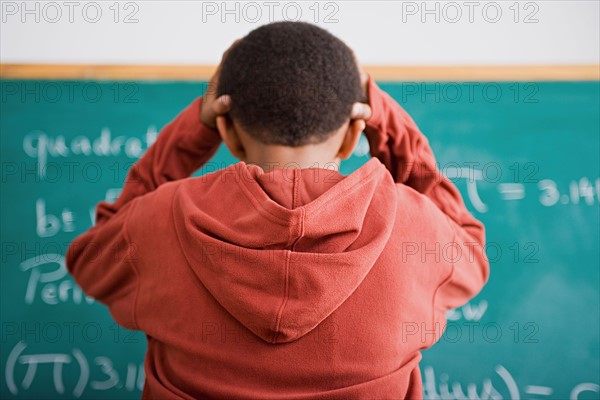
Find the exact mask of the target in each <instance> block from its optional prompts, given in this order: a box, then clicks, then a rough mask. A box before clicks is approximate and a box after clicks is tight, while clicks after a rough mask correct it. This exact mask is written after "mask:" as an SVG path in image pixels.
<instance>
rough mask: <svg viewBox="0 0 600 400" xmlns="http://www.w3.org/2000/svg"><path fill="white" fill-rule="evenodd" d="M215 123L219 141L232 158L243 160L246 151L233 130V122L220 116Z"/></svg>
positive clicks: (226, 117)
mask: <svg viewBox="0 0 600 400" xmlns="http://www.w3.org/2000/svg"><path fill="white" fill-rule="evenodd" d="M216 122H217V130H218V131H219V135H221V139H223V143H225V146H227V148H228V149H229V151H230V152H231V154H233V156H234V157H236V158H238V159H240V160H244V159H245V157H246V149H245V148H244V146H243V144H242V142H241V140H240V136H239V134H238V132H237V130H236V129H235V125H234V123H233V121H232V120H231V119H230V118H229V117H228V116H226V115H225V116H223V115H220V116H217V120H216Z"/></svg>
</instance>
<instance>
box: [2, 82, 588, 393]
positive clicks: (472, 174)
mask: <svg viewBox="0 0 600 400" xmlns="http://www.w3.org/2000/svg"><path fill="white" fill-rule="evenodd" d="M381 85H382V87H383V88H384V89H385V90H387V91H388V92H389V93H390V94H391V95H392V96H393V97H394V98H395V99H396V100H398V101H399V102H400V103H401V104H403V105H404V107H405V108H406V109H407V110H408V111H409V112H410V113H411V114H412V116H413V118H414V119H415V120H416V121H417V123H418V124H419V126H420V127H421V130H422V131H423V132H424V133H425V134H426V135H427V136H428V137H429V139H430V142H431V145H432V147H433V149H434V151H435V153H436V155H437V157H438V161H439V164H440V168H441V169H442V171H443V172H444V173H445V174H446V175H447V176H448V177H450V178H451V179H452V180H453V181H454V182H455V183H456V184H457V186H458V187H459V189H460V190H461V192H462V193H463V196H464V198H465V201H466V204H467V206H468V208H469V209H470V210H471V211H472V212H473V213H474V215H475V216H476V217H477V218H479V219H480V220H482V221H483V222H484V223H485V224H486V227H487V239H488V246H487V254H488V257H489V259H490V262H491V268H492V272H491V278H490V282H489V284H488V285H487V286H486V287H485V289H484V290H483V291H482V292H481V293H480V294H479V295H478V296H477V297H476V298H475V299H473V300H472V301H471V302H470V303H469V304H467V305H466V306H464V307H461V308H459V309H457V310H454V311H452V312H450V313H449V315H448V317H449V324H448V328H447V330H446V333H445V335H444V336H443V337H442V338H441V340H440V343H438V344H437V345H436V346H435V347H434V348H432V349H430V350H427V351H425V352H424V360H423V362H422V365H421V368H422V372H423V379H424V384H425V396H426V397H427V398H432V399H438V398H442V399H455V398H456V399H460V398H472V399H480V398H481V399H499V398H504V399H508V398H512V399H519V398H534V399H544V398H548V399H569V398H573V399H594V398H595V399H597V398H599V396H600V393H599V386H598V384H599V383H600V378H599V375H600V346H599V325H600V321H599V315H600V309H599V303H600V302H599V296H600V287H599V285H600V281H599V279H600V278H599V269H600V268H599V266H600V255H599V243H600V232H599V231H600V221H599V218H600V216H599V197H600V181H599V176H600V171H599V151H600V150H599V148H600V143H599V137H600V84H599V83H598V82H530V83H525V82H504V83H494V82H479V83H466V82H440V83H433V82H429V83H420V82H418V83H416V82H406V83H382V84H381ZM204 89H205V85H204V84H202V83H200V82H198V83H184V82H156V83H142V82H112V81H111V82H107V81H103V82H83V81H3V82H2V93H1V96H2V100H1V107H2V108H1V125H0V127H1V134H0V137H1V153H0V154H1V157H2V161H1V165H2V174H1V176H2V191H1V192H2V194H1V196H2V197H1V200H2V204H1V209H2V210H1V217H2V228H1V229H2V230H1V232H2V269H1V270H0V271H1V277H0V278H1V294H0V299H1V306H0V307H1V308H0V311H1V314H2V315H1V317H2V327H1V335H2V337H1V343H0V345H1V356H0V368H1V373H0V382H1V383H0V397H1V398H3V399H4V398H6V399H11V398H28V399H42V398H44V399H50V398H57V399H59V398H60V399H62V398H123V399H127V398H139V397H140V395H141V388H142V385H143V380H144V375H143V366H142V362H143V358H144V351H145V345H146V342H145V336H144V335H143V333H140V332H130V331H127V330H124V329H122V328H119V327H118V326H117V325H115V323H114V322H113V321H112V319H111V317H110V315H109V314H108V311H107V310H106V309H105V308H104V307H103V306H102V305H99V304H97V303H93V302H90V300H89V299H87V298H86V297H85V296H83V295H82V293H81V291H80V290H79V289H78V288H77V287H76V286H75V285H74V284H73V281H72V280H71V279H70V277H69V276H68V275H67V274H66V271H65V269H64V259H63V256H64V253H65V251H66V248H67V246H68V244H69V242H70V241H71V240H72V239H73V238H74V237H75V236H76V235H78V234H79V233H81V232H83V231H85V230H86V229H88V228H89V227H90V226H91V225H92V223H93V209H94V207H95V205H96V203H97V202H98V201H100V200H103V199H109V200H110V199H114V198H116V196H117V195H118V192H119V189H120V187H121V186H122V183H123V180H124V178H125V175H126V172H127V170H128V168H129V167H130V166H131V164H132V163H133V162H135V161H136V160H137V159H138V158H139V156H140V154H142V153H143V151H144V150H145V149H146V148H147V147H148V145H149V144H150V143H152V142H153V140H154V138H155V137H156V135H157V132H158V131H160V129H161V127H163V126H164V125H165V124H166V123H167V122H169V121H170V120H171V119H172V118H173V117H174V116H175V115H176V114H177V113H178V112H179V111H180V110H182V109H183V108H184V107H185V106H186V105H187V104H188V103H189V102H190V101H191V100H192V99H193V98H195V97H196V96H198V95H200V94H201V93H202V91H203V90H204ZM367 154H368V146H367V144H366V141H364V140H363V141H361V142H360V143H359V146H358V147H357V149H356V151H355V154H354V155H353V157H352V158H351V159H350V160H349V161H347V162H346V163H345V164H344V165H343V167H342V173H345V174H348V173H350V172H352V171H353V170H355V169H356V168H357V167H359V166H360V165H362V164H363V163H364V162H365V161H366V160H367V159H368V155H367ZM213 161H214V162H213V164H211V167H210V168H207V169H206V170H205V171H204V172H210V171H211V170H214V169H216V168H219V167H224V166H226V165H229V164H231V163H234V162H235V160H234V159H233V157H232V156H231V155H230V154H229V153H228V152H227V151H226V150H225V149H224V148H221V150H220V151H219V153H218V154H217V156H216V157H215V159H214V160H213Z"/></svg>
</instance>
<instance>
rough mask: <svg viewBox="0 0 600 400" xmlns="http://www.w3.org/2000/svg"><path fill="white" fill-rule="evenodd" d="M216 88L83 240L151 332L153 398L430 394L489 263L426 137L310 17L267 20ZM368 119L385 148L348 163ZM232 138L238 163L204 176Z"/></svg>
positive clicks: (149, 385)
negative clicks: (352, 166) (442, 343)
mask: <svg viewBox="0 0 600 400" xmlns="http://www.w3.org/2000/svg"><path fill="white" fill-rule="evenodd" d="M211 86H212V87H216V88H217V90H216V93H213V92H214V91H209V93H208V94H207V95H206V96H205V97H204V98H203V99H200V98H199V99H196V100H195V101H194V102H193V103H192V104H191V105H190V106H189V107H188V108H186V109H185V110H184V111H183V112H182V113H181V114H180V115H179V116H178V117H177V118H176V119H175V120H174V121H172V122H171V123H170V124H169V125H167V126H166V127H165V128H164V129H163V131H162V133H161V134H160V135H159V138H158V140H157V142H156V143H155V144H154V145H153V146H152V147H151V148H150V149H149V150H148V151H147V153H146V154H145V155H144V156H143V157H142V158H141V159H140V160H139V161H138V163H137V164H136V165H135V166H134V167H133V168H132V169H131V171H130V173H129V175H128V178H127V181H126V182H125V185H124V188H123V192H122V194H121V196H120V197H119V199H118V200H117V201H116V202H115V203H114V204H107V203H106V202H102V203H100V204H99V205H98V208H97V222H96V226H94V227H93V228H91V229H90V230H89V231H88V232H86V233H84V234H83V235H81V236H80V237H78V238H77V239H76V240H75V241H74V242H73V243H72V244H71V246H70V247H69V249H68V252H67V266H68V269H69V271H70V273H71V274H72V275H73V277H74V279H75V280H76V281H77V283H78V284H79V285H80V286H81V287H82V288H83V289H84V290H85V291H86V293H87V294H89V295H91V296H93V297H94V298H96V299H97V300H98V301H100V302H102V303H104V304H106V305H108V307H109V309H110V311H111V314H112V315H113V317H114V319H115V320H116V321H117V322H118V323H119V324H121V325H122V326H124V327H126V328H129V329H138V330H142V331H144V332H145V333H146V335H147V339H148V351H147V354H146V359H145V372H146V383H145V386H144V391H143V398H147V399H150V398H156V399H197V398H255V399H269V398H270V399H347V398H376V399H383V398H393V399H402V398H410V399H417V398H421V397H422V385H421V376H420V372H419V360H420V359H421V354H420V350H421V349H425V348H428V347H430V346H432V345H433V344H434V343H435V342H436V341H437V340H438V339H439V337H440V335H441V334H442V332H443V328H444V326H445V312H446V311H447V310H449V309H451V308H454V307H457V306H460V305H462V304H464V303H466V302H467V301H468V300H469V299H470V298H471V297H472V296H474V295H475V294H477V293H478V292H479V291H480V289H481V288H482V286H483V285H484V283H485V282H486V281H487V278H488V273H489V266H488V264H487V261H486V258H485V255H484V254H483V251H482V249H483V246H484V236H485V235H484V227H483V225H482V224H481V223H480V222H479V221H477V220H476V219H475V218H474V217H473V216H472V215H471V214H470V213H469V212H468V211H467V209H466V208H465V205H464V202H463V200H462V198H461V196H460V194H459V192H458V190H457V189H456V187H455V186H454V185H453V184H452V183H451V182H450V181H449V180H448V179H446V178H444V177H443V176H442V175H441V173H440V172H439V171H438V170H437V167H436V163H435V158H434V156H433V153H432V151H431V149H430V147H429V145H428V141H427V139H426V138H425V136H423V135H422V134H421V133H420V132H419V130H418V128H417V126H416V125H415V123H414V122H413V120H412V119H411V118H410V117H409V115H408V114H407V113H406V112H405V111H404V110H403V109H402V108H401V107H400V106H399V105H398V104H397V103H396V102H395V101H394V100H392V98H391V97H389V96H388V95H387V94H385V93H384V92H382V91H381V89H379V87H378V86H377V85H376V84H375V82H374V81H373V79H371V78H370V77H369V76H368V75H366V74H361V73H360V72H359V69H358V67H357V64H356V62H355V59H354V55H353V53H352V51H351V50H350V49H349V48H348V47H347V46H346V45H345V44H344V43H342V42H341V41H340V40H339V39H337V38H335V37H334V36H332V35H331V34H329V33H328V32H326V31H324V30H322V29H320V28H318V27H316V26H313V25H310V24H306V23H299V22H281V23H274V24H270V25H266V26H263V27H260V28H258V29H256V30H254V31H252V32H251V33H250V34H248V35H247V36H246V37H244V38H243V39H241V40H239V41H237V42H236V43H234V45H233V46H232V47H231V48H230V49H229V50H228V52H226V53H225V55H224V57H223V60H222V62H221V65H220V66H219V69H218V71H217V74H216V75H215V77H214V78H213V80H212V83H211ZM361 102H366V103H361ZM363 130H364V132H365V134H366V136H367V139H368V141H369V145H370V149H371V150H370V151H371V155H372V156H373V158H371V159H370V160H369V161H368V162H367V163H366V164H365V165H363V166H362V167H361V168H359V169H358V170H357V171H355V172H354V173H352V174H351V175H348V176H343V175H341V174H340V173H339V172H338V171H337V168H338V166H339V163H340V160H342V159H345V158H347V157H349V156H350V154H351V153H352V150H353V149H354V147H355V145H356V143H357V141H358V139H359V137H360V134H361V132H363ZM221 141H223V142H224V143H225V145H226V146H227V147H228V148H229V150H230V151H231V153H232V154H233V155H234V156H236V157H237V158H239V159H240V162H239V163H237V164H235V165H232V166H230V167H228V168H225V169H223V170H220V171H217V172H214V173H211V174H208V175H205V176H202V177H197V178H190V175H191V174H192V173H193V172H194V171H195V170H197V169H198V168H200V167H201V166H202V165H203V164H205V163H206V162H207V161H208V160H209V159H210V158H211V156H213V155H214V153H215V151H216V150H217V147H218V146H219V144H220V142H221Z"/></svg>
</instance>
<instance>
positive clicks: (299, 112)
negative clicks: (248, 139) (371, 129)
mask: <svg viewBox="0 0 600 400" xmlns="http://www.w3.org/2000/svg"><path fill="white" fill-rule="evenodd" d="M222 94H228V95H230V96H231V109H230V112H229V116H230V117H231V118H232V119H235V120H236V121H237V122H238V123H239V124H240V125H241V126H242V127H244V128H245V129H246V130H247V131H248V133H249V134H250V135H251V136H252V137H254V138H255V139H257V140H258V141H260V142H261V143H264V144H278V145H284V146H292V147H297V146H303V145H306V144H316V143H321V142H323V141H325V140H326V139H327V138H328V137H329V136H330V134H332V133H333V132H335V130H337V129H339V128H340V127H341V126H342V124H343V123H344V122H346V120H348V119H349V118H350V111H351V108H352V104H353V103H354V102H357V101H361V100H362V90H361V85H360V74H359V71H358V66H357V63H356V60H355V58H354V53H353V52H352V50H350V48H349V47H348V46H347V45H346V44H345V43H344V42H342V41H341V40H340V39H338V38H336V37H335V36H333V35H332V34H331V33H329V32H327V31H326V30H324V29H321V28H319V27H317V26H316V25H312V24H309V23H305V22H291V21H286V22H275V23H271V24H268V25H263V26H261V27H259V28H257V29H255V30H253V31H252V32H250V33H249V34H248V35H247V36H245V37H244V38H243V39H242V40H240V41H239V42H238V43H237V44H236V45H235V46H234V47H233V48H232V49H231V50H230V52H229V53H228V54H227V56H226V57H225V59H224V60H223V62H222V65H221V73H220V78H219V84H218V87H217V95H218V96H220V95H222Z"/></svg>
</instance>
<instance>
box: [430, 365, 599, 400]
mask: <svg viewBox="0 0 600 400" xmlns="http://www.w3.org/2000/svg"><path fill="white" fill-rule="evenodd" d="M422 371H423V397H424V399H428V400H465V399H468V400H502V399H511V400H521V399H529V398H531V397H530V396H535V397H533V398H535V399H540V400H541V399H544V398H545V399H552V400H555V399H563V398H564V396H561V397H557V394H556V393H555V391H554V388H553V387H552V386H547V385H531V384H528V385H521V386H520V385H519V384H518V383H517V381H516V379H515V377H514V376H513V374H511V372H510V371H509V370H508V368H507V367H505V366H503V365H501V364H499V365H496V367H495V368H494V372H495V376H494V377H493V378H495V379H492V378H485V379H483V381H482V383H481V385H480V387H479V388H478V385H476V384H475V383H468V384H466V385H463V384H462V383H460V382H452V383H451V382H450V379H449V376H448V374H446V373H442V374H440V376H439V379H438V378H437V377H436V373H435V370H434V368H433V367H432V366H425V367H424V368H423V369H422ZM494 382H496V385H494ZM465 388H466V389H465ZM599 394H600V386H599V385H598V384H597V383H594V382H582V383H577V384H575V385H573V387H572V388H571V389H570V393H569V397H568V399H569V400H580V399H584V398H586V399H589V398H592V397H590V395H591V396H593V398H596V399H597V398H598V395H599ZM565 400H566V398H565Z"/></svg>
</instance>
